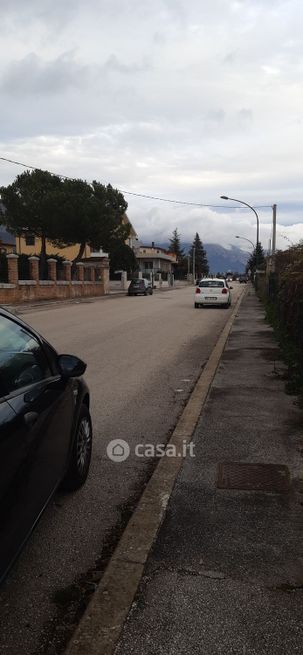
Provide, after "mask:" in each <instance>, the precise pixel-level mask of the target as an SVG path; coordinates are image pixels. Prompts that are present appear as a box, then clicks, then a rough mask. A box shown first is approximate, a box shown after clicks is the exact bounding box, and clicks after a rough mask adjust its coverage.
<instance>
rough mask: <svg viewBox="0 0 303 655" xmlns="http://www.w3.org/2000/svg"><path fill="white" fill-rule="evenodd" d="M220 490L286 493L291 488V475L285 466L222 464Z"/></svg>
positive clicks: (219, 470)
mask: <svg viewBox="0 0 303 655" xmlns="http://www.w3.org/2000/svg"><path fill="white" fill-rule="evenodd" d="M217 487H218V489H241V490H243V491H267V492H278V493H285V492H287V491H289V488H290V474H289V470H288V467H287V466H285V465H284V464H246V463H245V462H220V463H219V464H218V475H217Z"/></svg>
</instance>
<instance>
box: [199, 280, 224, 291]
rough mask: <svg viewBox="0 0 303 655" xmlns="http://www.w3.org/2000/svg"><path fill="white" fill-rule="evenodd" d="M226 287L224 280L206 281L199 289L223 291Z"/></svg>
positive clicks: (201, 283)
mask: <svg viewBox="0 0 303 655" xmlns="http://www.w3.org/2000/svg"><path fill="white" fill-rule="evenodd" d="M224 286H225V285H224V282H223V281H222V280H204V281H202V282H200V284H199V287H211V288H213V289H218V288H219V289H221V288H222V287H224Z"/></svg>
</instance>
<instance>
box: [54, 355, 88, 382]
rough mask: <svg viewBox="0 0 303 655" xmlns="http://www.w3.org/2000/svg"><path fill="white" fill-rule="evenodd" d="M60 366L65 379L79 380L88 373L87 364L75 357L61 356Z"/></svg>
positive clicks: (59, 359)
mask: <svg viewBox="0 0 303 655" xmlns="http://www.w3.org/2000/svg"><path fill="white" fill-rule="evenodd" d="M58 366H59V369H60V372H61V374H62V376H63V377H65V378H79V377H81V375H84V373H85V371H86V364H85V362H83V361H82V359H79V357H76V356H75V355H59V357H58Z"/></svg>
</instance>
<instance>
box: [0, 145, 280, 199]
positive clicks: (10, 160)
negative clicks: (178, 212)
mask: <svg viewBox="0 0 303 655" xmlns="http://www.w3.org/2000/svg"><path fill="white" fill-rule="evenodd" d="M0 160H1V161H5V162H8V163H9V164H15V165H16V166H22V167H23V168H30V169H31V170H33V171H37V170H43V169H39V168H37V166H31V165H30V164H24V163H22V162H20V161H15V160H14V159H8V157H0ZM45 173H50V175H56V176H57V177H61V178H63V179H65V180H74V179H75V178H73V177H69V176H68V175H61V174H60V173H53V172H52V171H49V170H47V169H45ZM119 191H120V192H121V193H123V195H128V196H135V197H136V198H146V199H148V200H158V201H160V202H169V203H171V204H174V205H187V206H190V207H211V208H216V209H223V208H224V209H239V207H238V206H237V205H206V204H203V203H201V202H189V201H186V200H171V199H169V198H160V197H159V196H150V195H148V194H146V193H135V192H134V191H123V190H122V189H119ZM269 208H270V209H272V205H257V206H256V209H269ZM243 209H246V208H245V207H243ZM247 209H248V207H247Z"/></svg>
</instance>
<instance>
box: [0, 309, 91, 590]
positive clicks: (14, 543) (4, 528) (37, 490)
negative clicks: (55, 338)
mask: <svg viewBox="0 0 303 655" xmlns="http://www.w3.org/2000/svg"><path fill="white" fill-rule="evenodd" d="M85 369H86V364H84V362H82V361H81V360H80V359H79V358H78V357H75V356H73V355H58V354H57V352H56V351H55V350H54V348H53V347H52V346H51V345H50V344H49V343H48V342H47V341H45V340H44V339H43V338H42V337H41V336H40V335H39V334H37V333H36V332H35V331H34V330H33V329H32V328H30V327H29V326H28V325H26V324H25V323H23V321H21V320H20V319H19V318H16V317H15V316H13V315H12V314H10V313H9V312H7V311H5V310H4V309H2V308H1V307H0V525H1V538H0V581H1V580H2V579H3V578H4V577H5V575H6V573H7V572H8V570H9V568H10V567H11V565H12V564H13V562H14V560H15V559H16V557H17V556H18V554H19V552H20V550H21V548H22V546H23V545H24V543H25V541H26V540H27V538H28V537H29V535H30V533H31V531H32V530H33V528H34V527H35V524H36V523H37V521H38V519H39V518H40V516H41V514H42V512H43V510H44V509H45V507H46V506H47V504H48V502H49V501H50V499H51V497H52V496H53V494H54V492H55V491H56V489H57V488H58V487H59V485H62V486H63V487H64V488H66V489H67V490H75V489H77V488H79V487H80V486H81V485H82V484H83V483H84V482H85V480H86V478H87V475H88V471H89V466H90V459H91V449H92V423H91V418H90V413H89V400H90V398H89V391H88V388H87V386H86V383H85V382H84V380H83V379H82V378H81V376H82V375H83V373H84V372H85Z"/></svg>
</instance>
